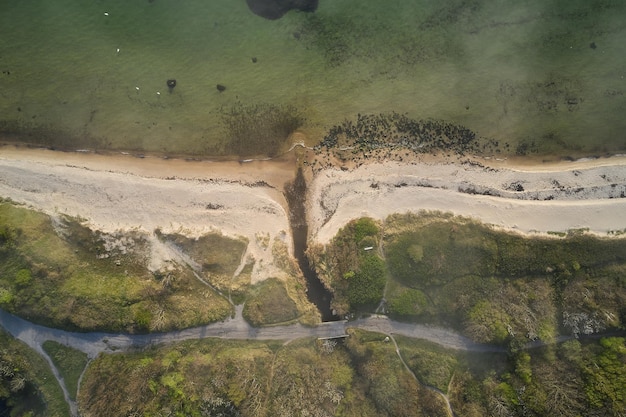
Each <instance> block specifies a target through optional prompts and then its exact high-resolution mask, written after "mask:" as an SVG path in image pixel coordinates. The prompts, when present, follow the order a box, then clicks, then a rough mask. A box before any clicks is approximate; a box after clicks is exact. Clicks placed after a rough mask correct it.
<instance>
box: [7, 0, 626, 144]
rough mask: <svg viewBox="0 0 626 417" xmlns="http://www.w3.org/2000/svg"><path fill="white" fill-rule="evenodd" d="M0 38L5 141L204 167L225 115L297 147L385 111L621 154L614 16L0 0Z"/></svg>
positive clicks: (622, 57) (623, 93)
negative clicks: (273, 125)
mask: <svg viewBox="0 0 626 417" xmlns="http://www.w3.org/2000/svg"><path fill="white" fill-rule="evenodd" d="M105 13H107V14H108V15H105ZM0 35H1V36H0V71H3V72H2V74H0V128H1V129H2V130H3V131H4V132H8V133H11V132H14V133H17V134H19V135H20V136H21V137H22V138H23V139H29V140H35V141H36V140H38V139H40V138H41V137H43V138H44V139H42V140H43V141H44V142H45V141H48V142H49V143H53V144H60V145H68V146H70V147H74V148H80V147H93V146H97V147H117V148H123V149H142V150H146V151H164V152H176V153H209V154H213V153H220V152H224V151H227V150H228V147H225V144H226V143H227V142H228V140H229V137H230V136H229V135H230V132H229V130H228V127H227V126H226V125H225V123H224V121H225V116H224V115H225V114H228V113H229V112H231V110H232V109H233V106H235V108H241V106H244V107H245V106H260V107H263V106H277V107H281V106H282V107H283V108H286V109H289V111H291V110H292V109H295V110H296V111H297V112H298V113H299V114H301V115H303V116H305V117H306V121H305V123H304V125H303V127H302V130H303V131H304V132H305V133H307V134H308V135H309V137H310V138H311V141H312V142H313V141H315V140H317V139H319V138H320V137H321V136H322V135H323V134H324V132H325V131H326V130H327V129H328V128H329V127H330V126H332V125H333V124H336V123H339V122H340V121H341V120H343V119H344V118H346V117H347V118H353V117H355V116H356V114H357V113H378V112H389V111H397V112H401V113H404V112H406V113H408V114H409V115H410V116H411V117H414V118H417V119H424V118H436V119H443V120H446V121H449V122H453V123H459V124H463V125H465V126H467V127H468V128H470V129H472V130H474V131H476V132H477V133H478V134H479V135H481V136H484V137H489V138H494V139H496V140H499V141H502V142H508V143H510V144H511V147H510V148H509V149H516V147H517V145H518V144H519V143H526V144H528V145H529V147H530V148H531V149H534V150H535V151H537V152H540V153H550V152H556V153H561V154H564V153H577V152H580V153H600V152H621V151H624V150H625V149H626V135H625V134H624V132H626V117H624V115H625V114H626V111H625V110H626V80H625V79H624V77H625V76H626V53H625V52H626V51H625V49H626V46H625V45H626V2H623V1H611V0H602V1H587V0H584V1H583V0H576V1H567V2H565V1H555V0H553V1H540V0H527V1H516V2H503V1H496V0H489V1H487V0H475V1H472V0H468V1H462V0H459V1H448V2H445V4H443V5H442V4H441V2H439V1H434V0H420V1H407V0H386V1H384V2H381V1H378V0H367V1H362V0H361V1H356V0H321V1H320V6H319V8H318V10H317V11H316V12H315V13H301V12H289V13H288V14H287V15H286V16H285V17H283V18H282V19H280V20H276V21H269V20H264V19H262V18H260V17H258V16H255V15H254V14H252V13H251V12H250V11H249V10H248V8H247V6H246V3H245V1H244V0H211V1H207V0H186V1H184V2H181V1H177V0H155V1H154V2H152V3H150V2H148V1H147V0H145V1H138V0H137V1H124V0H99V1H80V0H56V1H54V2H51V1H44V0H31V1H18V0H3V1H2V2H0ZM592 43H593V46H595V48H592V47H591V46H592ZM118 48H119V52H117V49H118ZM252 57H256V58H257V62H256V63H253V62H252ZM169 78H175V79H176V80H177V86H176V87H175V88H174V89H173V90H172V92H171V93H170V92H169V91H168V88H167V86H166V81H167V79H169ZM217 84H222V85H224V86H226V90H225V91H224V92H222V93H220V92H219V91H217V89H216V85H217ZM158 93H160V94H158ZM237 106H239V107H237ZM29 133H30V134H32V135H33V136H28V134H29ZM251 140H254V138H251Z"/></svg>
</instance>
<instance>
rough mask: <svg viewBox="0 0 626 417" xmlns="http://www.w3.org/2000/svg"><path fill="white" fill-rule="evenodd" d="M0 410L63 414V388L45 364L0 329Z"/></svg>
mask: <svg viewBox="0 0 626 417" xmlns="http://www.w3.org/2000/svg"><path fill="white" fill-rule="evenodd" d="M0 410H1V411H2V412H3V413H6V412H7V411H10V413H11V414H4V415H7V416H8V415H11V416H31V417H66V416H68V415H69V409H68V406H67V403H66V402H65V398H63V391H62V390H61V387H60V386H59V385H58V384H57V382H56V379H55V378H54V376H53V375H52V372H51V371H50V367H49V366H48V363H47V362H46V361H45V360H44V359H43V358H42V357H41V356H40V355H39V354H38V353H37V352H35V351H33V350H32V349H30V348H29V347H28V346H26V345H25V344H23V343H22V342H20V341H17V340H15V339H13V338H12V337H11V336H10V335H9V334H7V333H5V331H4V330H3V329H0Z"/></svg>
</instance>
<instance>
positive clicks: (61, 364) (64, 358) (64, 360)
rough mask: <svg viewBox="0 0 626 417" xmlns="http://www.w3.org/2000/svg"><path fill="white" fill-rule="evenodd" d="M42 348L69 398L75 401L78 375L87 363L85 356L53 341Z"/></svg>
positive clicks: (87, 359) (46, 342)
mask: <svg viewBox="0 0 626 417" xmlns="http://www.w3.org/2000/svg"><path fill="white" fill-rule="evenodd" d="M42 347H43V350H44V351H45V352H46V353H47V354H48V356H50V359H52V362H53V363H54V366H55V367H56V368H57V369H58V370H59V373H60V374H61V376H62V377H63V380H64V381H65V387H66V388H67V390H68V392H69V394H70V398H72V399H73V400H76V394H77V393H78V381H79V379H80V375H81V374H82V373H83V370H84V369H85V366H87V362H89V358H88V357H87V354H86V353H83V352H81V351H79V350H76V349H73V348H71V347H68V346H65V345H62V344H60V343H57V342H55V341H53V340H47V341H45V342H44V343H43V345H42Z"/></svg>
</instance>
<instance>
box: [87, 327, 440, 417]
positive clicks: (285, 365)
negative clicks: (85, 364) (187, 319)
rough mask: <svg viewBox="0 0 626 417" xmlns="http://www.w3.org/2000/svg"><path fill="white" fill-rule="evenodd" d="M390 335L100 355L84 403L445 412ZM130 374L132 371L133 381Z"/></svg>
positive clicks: (265, 411)
mask: <svg viewBox="0 0 626 417" xmlns="http://www.w3.org/2000/svg"><path fill="white" fill-rule="evenodd" d="M383 339H384V337H383V336H382V335H379V334H373V333H367V332H356V331H355V332H354V333H352V334H351V336H350V337H349V338H348V339H347V341H346V343H345V344H344V343H342V342H341V341H339V342H336V341H332V340H327V341H320V340H313V339H301V340H297V341H293V342H291V343H289V344H285V345H282V344H280V343H276V342H250V341H249V342H244V341H239V342H235V341H228V340H215V339H207V340H202V341H193V342H182V343H175V344H172V345H167V346H159V347H154V348H150V349H148V350H145V351H142V352H136V353H128V354H115V355H101V356H99V357H98V358H97V359H96V360H94V361H93V362H92V364H91V365H90V366H89V368H88V370H87V372H86V374H85V377H84V379H83V384H82V386H81V391H80V394H79V406H80V408H81V411H82V413H83V415H85V416H88V417H96V416H105V415H111V413H115V412H117V413H119V412H120V411H121V412H123V413H128V412H131V411H133V412H135V413H136V414H138V415H164V413H171V414H173V415H176V414H177V413H181V414H185V415H190V416H213V415H225V416H270V415H276V416H292V415H317V416H333V415H341V416H372V415H378V416H414V415H441V416H445V415H446V414H445V411H444V410H443V409H442V408H441V402H440V401H439V399H438V398H437V395H434V394H433V393H432V392H430V391H428V390H425V389H423V388H422V387H421V386H420V385H419V384H418V383H417V381H415V380H414V379H413V377H412V376H411V375H410V374H409V373H408V372H406V371H405V370H404V368H403V365H402V363H401V362H400V360H399V358H398V356H397V355H396V353H395V349H394V347H393V345H391V344H388V343H385V342H384V341H383ZM216 359H218V360H216ZM121 373H123V374H124V375H126V378H124V381H122V379H120V378H119V375H120V374H121ZM431 411H435V412H434V413H433V412H431ZM220 413H221V414H220Z"/></svg>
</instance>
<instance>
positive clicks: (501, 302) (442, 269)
mask: <svg viewBox="0 0 626 417" xmlns="http://www.w3.org/2000/svg"><path fill="white" fill-rule="evenodd" d="M362 224H368V225H369V229H368V230H370V231H369V232H368V234H367V235H366V236H365V237H363V235H362V234H361V233H359V230H360V229H361V227H360V226H361V225H362ZM383 230H384V235H383ZM366 248H373V250H366ZM309 255H310V257H311V262H312V264H313V265H314V266H315V268H316V270H317V272H318V274H319V275H320V277H321V279H322V280H323V281H324V283H325V284H326V286H327V287H328V288H330V289H331V290H332V291H333V294H334V300H333V307H334V308H335V309H336V310H337V312H338V313H340V314H347V313H350V312H357V311H372V312H373V311H374V308H372V307H375V306H377V305H378V304H379V303H381V302H382V310H383V311H384V312H386V313H388V314H389V315H390V316H392V317H395V318H397V319H399V320H405V321H412V322H421V323H435V324H440V325H445V326H449V327H452V328H455V329H457V330H458V331H461V332H462V333H464V334H465V335H467V336H468V337H470V338H472V339H473V340H475V341H477V342H481V343H493V344H500V345H502V344H504V345H507V346H510V347H518V346H520V345H524V344H525V343H527V342H529V341H534V340H541V341H543V342H553V341H554V340H556V338H557V337H558V336H559V335H562V334H565V335H574V336H579V335H585V334H595V333H599V332H603V331H608V330H622V331H623V330H624V329H625V326H626V324H625V317H626V311H625V310H624V305H626V281H624V276H625V275H624V272H625V271H626V240H624V239H620V238H602V237H597V236H592V235H589V234H586V233H585V232H584V231H571V232H570V233H568V234H566V236H563V237H555V236H548V237H544V236H522V235H520V234H515V233H511V232H505V231H500V230H496V229H494V228H492V227H489V226H487V225H484V224H481V223H478V222H476V221H474V220H470V219H467V218H460V217H454V216H452V215H451V214H443V213H427V212H421V213H419V214H394V215H391V216H390V217H388V218H387V219H386V220H385V221H384V223H376V222H374V221H373V220H371V219H360V220H356V221H353V222H351V223H349V224H348V225H346V226H345V227H344V228H342V229H341V230H340V231H339V232H338V233H337V235H336V236H335V238H333V240H332V241H331V242H330V243H329V244H328V245H326V246H325V247H321V246H312V247H311V248H310V250H309ZM372 257H373V258H372ZM367 259H378V260H379V262H380V263H382V264H383V265H384V266H383V268H380V269H376V271H379V272H377V274H378V275H377V276H378V277H379V278H380V280H381V281H380V283H379V284H378V286H375V287H370V286H367V285H363V286H360V287H359V291H367V292H368V296H370V297H371V298H370V299H369V300H368V301H369V303H354V302H353V301H352V300H354V297H355V296H357V295H358V294H359V293H357V294H355V293H354V290H353V289H352V288H351V286H350V283H351V282H352V281H351V280H353V279H354V277H358V276H359V274H363V272H362V271H366V274H367V273H369V271H371V270H372V268H371V265H370V264H369V263H366V262H365V260H367ZM377 265H378V261H377ZM383 288H384V289H385V291H384V293H383V291H382V289H383ZM368 304H369V305H368ZM364 307H365V308H364Z"/></svg>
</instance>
